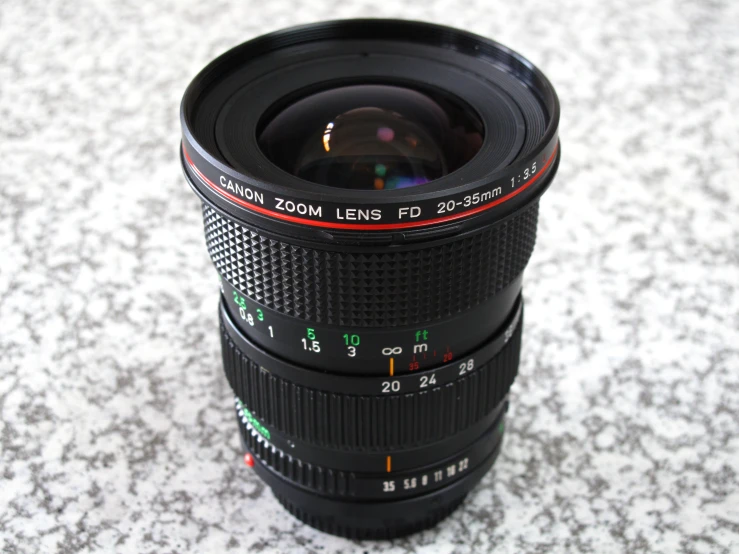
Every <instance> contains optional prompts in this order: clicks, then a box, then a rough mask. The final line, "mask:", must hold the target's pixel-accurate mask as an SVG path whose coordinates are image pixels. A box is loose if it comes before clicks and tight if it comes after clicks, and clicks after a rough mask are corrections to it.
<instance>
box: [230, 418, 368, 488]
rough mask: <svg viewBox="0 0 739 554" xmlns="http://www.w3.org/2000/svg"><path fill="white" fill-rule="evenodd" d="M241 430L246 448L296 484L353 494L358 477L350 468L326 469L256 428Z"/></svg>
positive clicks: (240, 425) (243, 428)
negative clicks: (271, 441) (272, 441)
mask: <svg viewBox="0 0 739 554" xmlns="http://www.w3.org/2000/svg"><path fill="white" fill-rule="evenodd" d="M239 431H240V432H241V436H242V438H243V439H244V444H245V445H246V447H247V448H248V449H249V450H250V451H251V452H253V453H254V455H255V456H257V457H258V458H259V459H260V460H261V461H262V462H263V463H264V464H265V465H267V466H269V467H271V468H272V469H274V470H275V471H276V472H277V473H279V474H280V475H282V476H283V477H285V478H286V479H289V480H290V481H292V482H293V483H297V484H298V485H302V486H303V487H306V488H309V489H313V490H314V491H316V492H318V493H322V494H330V495H337V496H353V495H354V492H355V483H356V476H355V474H354V473H353V472H350V471H339V470H336V469H329V468H324V467H321V466H317V465H314V464H310V463H307V462H302V461H301V460H299V459H297V458H294V457H293V456H290V455H289V454H286V453H284V452H282V451H281V450H279V449H278V448H276V447H275V446H274V445H271V444H267V443H266V441H264V439H262V437H260V436H259V435H258V434H257V433H256V432H255V431H249V430H248V429H247V428H246V426H245V425H242V424H239Z"/></svg>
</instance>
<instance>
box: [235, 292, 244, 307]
mask: <svg viewBox="0 0 739 554" xmlns="http://www.w3.org/2000/svg"><path fill="white" fill-rule="evenodd" d="M233 293H234V302H236V305H237V306H238V307H239V308H244V309H246V298H244V297H243V296H241V295H240V294H239V293H238V292H236V291H233Z"/></svg>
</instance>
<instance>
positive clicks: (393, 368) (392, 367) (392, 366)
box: [388, 358, 395, 471]
mask: <svg viewBox="0 0 739 554" xmlns="http://www.w3.org/2000/svg"><path fill="white" fill-rule="evenodd" d="M394 374H395V359H394V358H390V377H392V376H393V375H394ZM388 459H389V458H388ZM388 471H390V470H388Z"/></svg>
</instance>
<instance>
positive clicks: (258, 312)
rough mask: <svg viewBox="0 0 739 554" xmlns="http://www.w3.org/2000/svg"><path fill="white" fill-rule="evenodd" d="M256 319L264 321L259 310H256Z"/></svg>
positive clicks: (262, 314)
mask: <svg viewBox="0 0 739 554" xmlns="http://www.w3.org/2000/svg"><path fill="white" fill-rule="evenodd" d="M257 319H258V320H259V321H264V313H263V312H262V310H260V309H259V308H257Z"/></svg>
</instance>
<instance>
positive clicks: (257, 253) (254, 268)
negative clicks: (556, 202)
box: [203, 200, 539, 328]
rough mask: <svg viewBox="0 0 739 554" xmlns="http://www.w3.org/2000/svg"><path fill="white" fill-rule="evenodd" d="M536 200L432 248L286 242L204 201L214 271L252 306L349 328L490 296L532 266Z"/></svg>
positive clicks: (450, 311)
mask: <svg viewBox="0 0 739 554" xmlns="http://www.w3.org/2000/svg"><path fill="white" fill-rule="evenodd" d="M538 211H539V203H538V200H537V201H535V202H533V203H531V204H530V205H529V206H528V207H526V208H524V209H522V210H521V211H520V212H518V213H517V214H515V215H514V216H512V217H510V218H508V219H506V220H504V221H501V222H500V223H497V224H494V225H492V226H489V227H486V228H484V229H483V230H481V231H479V232H476V233H473V234H468V235H464V236H461V237H459V238H457V239H453V240H446V241H441V242H438V243H437V244H435V245H432V246H426V247H422V246H416V247H415V248H412V247H406V248H403V249H399V248H392V249H391V248H385V249H378V248H374V249H369V248H362V249H360V248H356V249H353V250H352V251H339V250H323V249H316V248H308V247H304V246H299V245H296V244H295V243H290V242H283V241H281V240H278V239H276V238H271V237H268V236H266V235H265V234H264V233H263V232H262V231H261V230H259V229H257V228H253V227H251V226H247V225H244V224H242V223H238V222H236V221H234V220H232V219H230V218H228V217H226V216H225V215H222V214H221V213H219V212H218V211H216V210H215V209H213V208H212V207H210V206H208V205H207V204H203V219H204V224H205V235H206V241H207V245H208V252H209V253H210V256H211V259H212V260H213V263H214V264H215V266H216V269H217V270H218V272H219V273H220V274H221V275H222V276H223V278H224V279H226V280H227V281H228V282H229V283H231V285H233V286H234V287H235V288H236V289H238V290H239V291H241V292H242V293H243V294H244V295H246V296H247V297H248V298H250V299H251V300H253V301H255V302H258V303H260V304H262V305H264V306H266V307H268V308H270V309H273V310H276V311H278V312H281V313H283V314H286V315H288V316H292V317H295V318H298V319H301V320H305V321H310V322H315V323H326V324H330V325H342V326H351V327H384V328H387V327H397V326H404V325H416V324H427V323H430V322H434V321H437V320H440V319H443V318H448V317H451V316H454V315H457V314H461V313H463V312H465V311H467V310H469V309H470V308H473V307H475V306H478V305H479V304H481V303H482V302H484V301H485V300H487V299H489V298H491V297H493V296H494V295H496V294H497V293H498V292H500V291H501V290H502V289H504V288H505V287H506V286H507V285H508V284H509V283H511V282H512V281H513V280H514V279H515V278H516V277H517V276H519V275H520V274H521V273H522V272H523V270H524V268H525V267H526V264H527V263H528V261H529V257H530V256H531V252H532V251H533V249H534V244H535V242H536V225H537V218H538Z"/></svg>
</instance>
